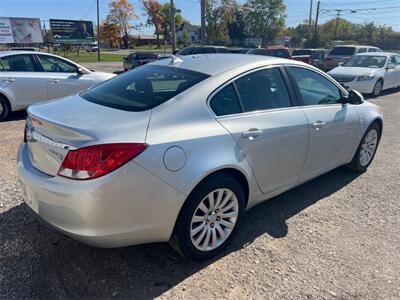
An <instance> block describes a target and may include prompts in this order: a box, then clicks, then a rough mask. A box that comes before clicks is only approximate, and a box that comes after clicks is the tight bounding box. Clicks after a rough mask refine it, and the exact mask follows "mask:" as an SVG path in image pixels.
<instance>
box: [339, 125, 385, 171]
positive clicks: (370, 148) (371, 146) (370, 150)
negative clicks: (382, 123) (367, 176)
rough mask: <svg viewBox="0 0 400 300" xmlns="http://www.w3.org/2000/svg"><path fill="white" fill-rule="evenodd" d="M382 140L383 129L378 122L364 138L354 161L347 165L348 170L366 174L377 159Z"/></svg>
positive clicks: (369, 128)
mask: <svg viewBox="0 0 400 300" xmlns="http://www.w3.org/2000/svg"><path fill="white" fill-rule="evenodd" d="M380 138H381V128H380V127H379V125H378V124H377V122H373V123H372V124H371V125H370V126H369V127H368V129H367V131H366V132H365V134H364V136H363V137H362V139H361V141H360V144H359V145H358V148H357V151H356V153H355V154H354V157H353V159H352V161H351V162H350V164H348V165H347V167H348V169H350V170H351V171H353V172H357V173H363V172H365V171H366V170H367V169H368V167H369V165H370V164H371V162H372V160H373V159H374V157H375V153H376V151H377V149H378V145H379V141H380Z"/></svg>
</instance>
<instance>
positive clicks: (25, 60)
mask: <svg viewBox="0 0 400 300" xmlns="http://www.w3.org/2000/svg"><path fill="white" fill-rule="evenodd" d="M1 61H2V65H3V68H4V71H6V72H35V66H34V64H33V60H32V57H31V56H30V55H12V56H8V57H3V58H2V59H1Z"/></svg>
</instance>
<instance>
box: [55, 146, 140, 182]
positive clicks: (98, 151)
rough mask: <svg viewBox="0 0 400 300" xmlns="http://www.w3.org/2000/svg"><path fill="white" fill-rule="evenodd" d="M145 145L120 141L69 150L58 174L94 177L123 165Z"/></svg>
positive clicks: (81, 177) (86, 177)
mask: <svg viewBox="0 0 400 300" xmlns="http://www.w3.org/2000/svg"><path fill="white" fill-rule="evenodd" d="M147 146H148V145H147V144H143V143H129V144H128V143H121V144H102V145H93V146H88V147H84V148H80V149H77V150H70V151H69V152H68V154H67V156H66V157H65V158H64V160H63V162H62V164H61V167H60V169H59V171H58V175H59V176H63V177H66V178H70V179H76V180H87V179H94V178H97V177H100V176H103V175H105V174H108V173H110V172H111V171H114V170H115V169H117V168H119V167H121V166H123V165H124V164H126V163H127V162H128V161H130V160H132V159H133V158H134V157H136V156H138V155H139V154H140V153H142V152H143V151H144V150H145V149H146V148H147Z"/></svg>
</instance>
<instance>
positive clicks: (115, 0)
mask: <svg viewBox="0 0 400 300" xmlns="http://www.w3.org/2000/svg"><path fill="white" fill-rule="evenodd" d="M108 7H109V9H110V12H109V14H108V16H107V20H106V22H107V23H110V24H115V25H117V26H118V28H119V30H120V36H122V39H123V41H124V46H125V47H128V33H129V29H131V28H132V27H133V26H132V25H131V24H130V21H131V20H132V19H135V20H137V19H138V16H137V15H136V13H135V8H134V6H133V4H131V3H129V2H128V0H111V2H110V3H109V4H108Z"/></svg>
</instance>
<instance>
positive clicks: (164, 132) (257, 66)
mask: <svg viewBox="0 0 400 300" xmlns="http://www.w3.org/2000/svg"><path fill="white" fill-rule="evenodd" d="M238 58H240V59H238ZM360 120H362V122H360ZM381 132H382V116H381V112H380V111H379V108H378V107H377V106H376V105H374V104H372V103H369V102H365V101H363V97H362V95H361V94H359V93H358V92H353V91H350V92H347V91H346V90H345V89H344V88H343V87H342V86H340V84H338V83H337V82H336V81H335V80H333V79H332V78H331V77H330V76H328V75H327V74H325V73H324V72H322V71H321V70H319V69H317V68H315V67H313V66H310V65H306V64H304V63H301V62H297V61H293V60H291V61H289V60H287V59H279V58H273V57H266V56H257V55H240V54H219V55H213V54H202V55H190V56H181V57H175V58H174V60H173V61H168V60H165V59H164V60H159V61H156V62H154V63H150V64H148V65H145V66H143V67H140V68H137V69H134V70H132V71H130V72H125V73H124V74H121V75H119V76H117V77H115V78H113V79H111V80H109V81H107V82H104V83H102V84H99V85H98V86H96V87H94V88H92V89H89V90H87V91H85V92H83V93H80V94H79V95H75V96H71V97H67V98H65V99H62V100H60V101H55V102H49V103H43V104H37V105H34V106H31V107H29V109H28V117H27V123H26V128H25V136H26V138H25V140H24V142H23V143H21V146H20V149H19V151H18V159H17V169H18V176H19V178H20V182H21V187H22V192H23V195H24V200H25V203H26V207H27V209H29V211H31V212H32V213H33V214H34V216H36V217H38V218H39V219H40V220H42V221H44V222H45V223H47V224H50V225H51V226H52V227H55V228H57V229H58V230H59V231H61V232H63V233H64V234H67V235H69V236H70V237H72V238H75V239H78V240H80V241H82V242H85V243H87V244H90V245H94V246H100V247H121V246H127V245H134V244H143V243H154V242H168V241H171V243H172V244H173V245H174V246H176V247H174V248H175V249H179V251H180V253H182V254H183V255H185V256H186V257H188V258H190V259H193V260H199V261H200V260H205V259H209V258H211V257H214V256H216V255H217V254H218V253H220V252H221V251H222V250H223V249H224V248H225V247H226V246H227V245H228V244H229V243H230V242H231V241H232V239H233V238H234V235H235V232H240V230H241V228H240V223H241V222H240V220H241V218H242V217H243V214H244V212H245V211H246V210H248V209H250V208H251V207H253V206H255V205H256V204H259V203H260V202H263V201H265V200H266V199H270V198H272V197H274V196H276V195H278V194H280V193H283V192H285V191H287V190H289V189H291V188H293V187H295V186H298V185H300V184H302V183H304V182H306V181H308V180H311V179H313V178H315V177H317V176H319V175H321V174H324V173H326V172H329V171H330V170H333V169H335V168H337V167H339V166H342V165H347V166H348V168H349V169H350V170H352V171H354V172H359V173H361V172H365V171H366V170H367V168H368V166H369V165H370V163H371V162H372V160H373V158H374V154H375V152H376V150H377V148H378V144H379V139H380V136H381ZM326 184H330V183H329V182H326ZM249 226H251V224H250V225H249ZM245 230H246V231H247V230H249V228H246V229H245ZM253 230H256V228H253ZM177 244H178V245H177Z"/></svg>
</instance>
